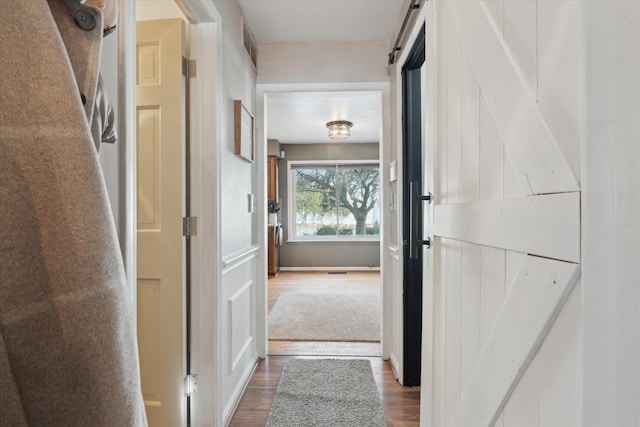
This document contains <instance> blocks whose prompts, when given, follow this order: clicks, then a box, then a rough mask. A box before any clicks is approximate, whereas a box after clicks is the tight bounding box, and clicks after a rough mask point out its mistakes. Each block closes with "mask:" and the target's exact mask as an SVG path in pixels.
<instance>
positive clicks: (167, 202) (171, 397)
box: [136, 19, 186, 427]
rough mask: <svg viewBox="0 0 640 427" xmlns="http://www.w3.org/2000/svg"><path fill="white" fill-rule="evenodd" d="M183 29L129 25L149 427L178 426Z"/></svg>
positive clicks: (164, 23) (181, 419) (166, 24)
mask: <svg viewBox="0 0 640 427" xmlns="http://www.w3.org/2000/svg"><path fill="white" fill-rule="evenodd" d="M183 27H184V24H183V21H182V19H166V20H157V21H142V22H139V23H138V24H137V52H136V65H137V82H136V83H137V108H136V111H137V123H136V124H137V130H138V135H137V141H136V143H137V170H138V177H137V191H138V194H137V201H138V220H137V241H138V249H137V253H138V265H137V269H138V280H137V287H138V294H137V299H138V347H139V350H140V371H141V377H142V378H141V380H142V394H143V398H144V402H145V408H146V411H147V418H148V421H149V425H150V426H172V427H173V426H181V425H184V424H185V422H186V418H185V410H184V403H185V396H184V388H183V378H184V375H185V356H184V354H185V338H184V328H185V326H184V324H185V322H184V321H185V313H184V283H183V262H184V261H183V253H184V251H183V245H184V244H183V237H182V216H183V213H184V189H183V186H184V178H183V177H184V173H185V172H184V123H183V108H184V102H183V99H184V82H183V76H182V54H183V34H184V28H183Z"/></svg>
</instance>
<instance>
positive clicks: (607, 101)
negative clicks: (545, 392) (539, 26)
mask: <svg viewBox="0 0 640 427" xmlns="http://www.w3.org/2000/svg"><path fill="white" fill-rule="evenodd" d="M582 9H583V10H582V14H583V18H584V20H585V29H584V36H583V38H582V43H583V49H584V59H583V60H584V73H585V79H584V91H585V100H586V103H585V105H584V107H583V109H582V114H583V123H582V124H583V129H582V130H583V132H584V137H583V139H582V143H581V169H582V177H583V197H582V208H583V222H582V227H583V233H582V235H583V240H582V257H583V258H582V259H583V268H582V287H583V289H582V305H583V315H582V319H583V328H584V334H583V338H582V352H583V355H584V356H583V368H582V378H583V391H582V394H581V397H582V411H583V417H582V418H583V425H584V426H593V427H595V426H602V425H611V426H634V425H636V426H637V425H640V405H639V404H638V402H640V364H639V363H638V360H640V264H639V263H638V260H640V221H638V212H639V211H640V178H639V177H638V162H639V161H640V144H639V141H640V120H638V118H639V117H640V101H639V100H640V78H639V76H640V49H638V44H637V41H638V40H640V26H638V22H639V20H640V3H639V2H635V1H633V2H628V1H591V2H584V5H583V6H582Z"/></svg>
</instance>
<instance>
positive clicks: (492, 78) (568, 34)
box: [423, 0, 581, 427]
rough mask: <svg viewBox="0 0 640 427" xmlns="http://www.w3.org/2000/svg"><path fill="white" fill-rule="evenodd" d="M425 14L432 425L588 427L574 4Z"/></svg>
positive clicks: (476, 6) (467, 4)
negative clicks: (584, 424)
mask: <svg viewBox="0 0 640 427" xmlns="http://www.w3.org/2000/svg"><path fill="white" fill-rule="evenodd" d="M428 7H434V8H435V11H434V12H433V13H431V14H430V15H429V16H431V17H432V20H433V22H429V21H427V25H428V26H429V25H431V26H432V27H431V28H430V29H428V34H430V35H431V37H430V40H431V42H430V44H428V47H427V55H426V56H427V63H428V64H429V61H432V62H431V65H430V66H431V67H433V70H434V71H433V74H429V76H433V77H432V78H433V87H434V88H435V89H434V92H435V93H434V95H432V96H435V99H434V100H430V101H429V102H430V103H431V104H432V105H433V106H434V107H433V109H431V110H430V109H429V108H427V115H429V114H432V116H431V120H429V119H428V120H427V121H426V122H427V123H433V124H434V126H435V131H434V132H433V135H432V136H431V137H428V138H431V139H430V140H429V141H428V143H427V146H428V147H429V144H432V145H433V149H432V150H431V152H428V154H427V156H429V155H430V154H431V155H432V156H433V159H428V160H427V163H426V164H427V165H430V164H431V165H432V166H431V167H432V168H434V170H433V176H434V179H433V182H432V183H427V187H431V188H432V191H433V193H434V201H433V207H432V211H431V212H432V213H431V218H432V219H431V220H430V224H429V226H430V230H431V234H432V235H433V236H434V238H435V239H434V245H433V249H432V250H433V264H432V265H429V266H427V267H426V268H427V270H426V272H427V275H428V277H430V278H433V282H432V286H433V292H432V293H431V294H430V296H432V297H433V301H432V302H431V301H429V304H432V306H433V310H432V311H431V312H430V313H428V314H427V316H431V317H430V318H429V319H428V320H429V321H431V322H432V324H433V336H432V337H431V339H432V342H431V343H427V346H426V348H427V349H433V350H432V351H433V354H432V357H431V358H430V359H429V358H427V360H430V361H431V362H432V364H433V368H432V370H428V372H433V378H432V380H430V381H432V384H433V394H432V395H431V394H429V396H428V397H427V395H425V396H423V405H428V406H429V410H427V411H424V410H423V418H425V415H426V418H428V421H427V420H426V419H423V425H429V422H431V425H434V426H474V427H478V426H490V425H499V426H501V427H502V426H505V427H506V426H518V427H523V426H529V425H531V426H537V425H545V426H548V425H562V426H573V425H580V421H581V419H580V414H581V407H580V388H579V385H580V363H581V356H580V354H581V353H580V341H579V336H580V327H581V323H580V322H581V320H580V298H579V293H580V286H579V282H580V259H581V258H580V257H581V254H580V184H579V174H580V171H579V128H580V123H579V114H580V108H579V105H580V104H579V103H580V98H579V90H580V73H579V72H578V71H579V61H578V58H579V57H578V55H579V40H578V39H577V38H576V35H575V34H574V33H572V31H575V29H576V28H579V26H580V13H579V10H577V9H578V6H577V5H576V3H574V2H547V1H538V2H537V1H535V0H531V1H528V0H523V1H505V2H501V1H500V2H498V1H442V2H439V3H437V4H435V5H430V6H428ZM428 38H429V36H428ZM428 66H429V65H428ZM427 134H429V130H428V131H427ZM429 174H430V173H427V176H429ZM429 304H427V305H429ZM423 347H425V346H424V345H423ZM423 360H424V359H423Z"/></svg>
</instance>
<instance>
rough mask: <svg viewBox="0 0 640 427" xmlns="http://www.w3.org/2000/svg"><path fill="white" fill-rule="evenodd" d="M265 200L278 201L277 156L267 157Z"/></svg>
mask: <svg viewBox="0 0 640 427" xmlns="http://www.w3.org/2000/svg"><path fill="white" fill-rule="evenodd" d="M267 201H269V202H272V203H278V157H276V156H268V157H267Z"/></svg>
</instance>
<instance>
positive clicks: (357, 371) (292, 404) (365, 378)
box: [266, 359, 387, 427]
mask: <svg viewBox="0 0 640 427" xmlns="http://www.w3.org/2000/svg"><path fill="white" fill-rule="evenodd" d="M386 425H387V423H386V422H385V418H384V411H383V409H382V405H381V403H380V397H379V395H378V389H377V387H376V382H375V379H374V377H373V372H372V371H371V364H370V363H369V361H368V360H332V359H320V360H305V359H291V360H288V361H287V362H286V364H285V365H284V367H283V369H282V375H281V376H280V382H279V383H278V388H277V390H276V395H275V397H274V398H273V405H272V406H271V410H270V411H269V418H268V419H267V426H266V427H292V426H295V427H317V426H322V427H325V426H327V427H328V426H331V427H363V426H367V427H383V426H386Z"/></svg>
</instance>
